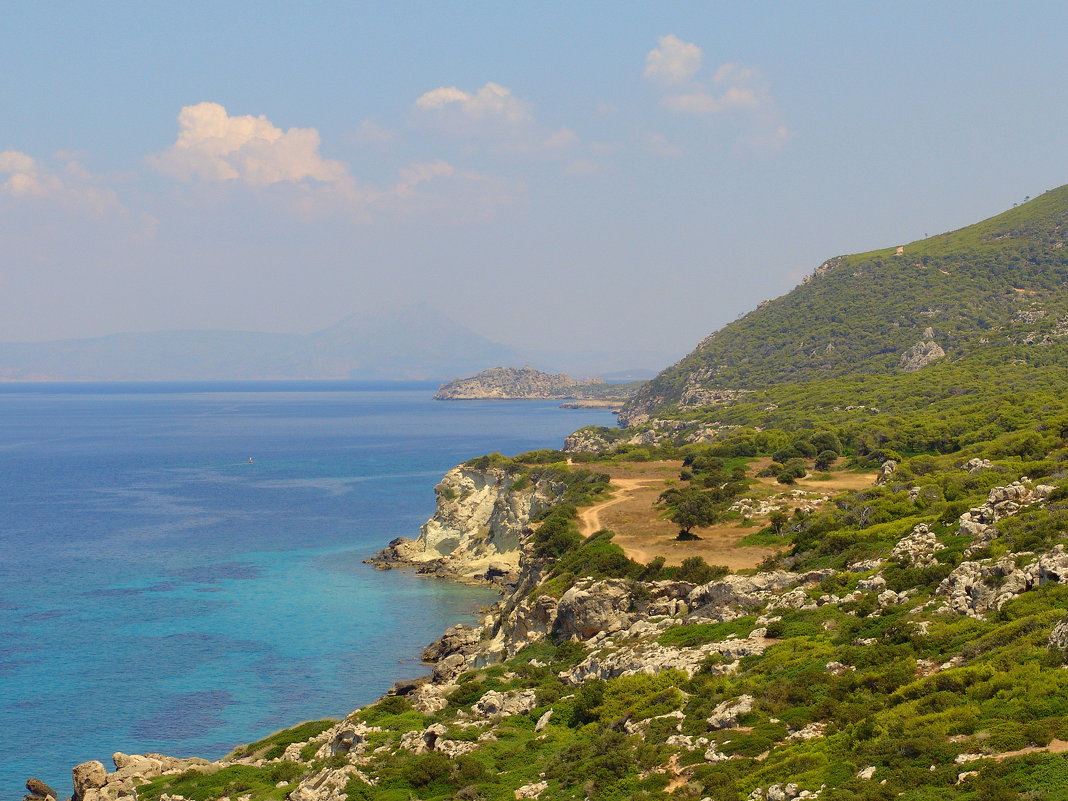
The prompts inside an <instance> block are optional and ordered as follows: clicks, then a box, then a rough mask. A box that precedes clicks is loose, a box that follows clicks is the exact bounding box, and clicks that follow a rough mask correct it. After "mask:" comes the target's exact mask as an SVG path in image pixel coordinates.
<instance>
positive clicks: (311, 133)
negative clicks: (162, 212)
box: [150, 103, 352, 187]
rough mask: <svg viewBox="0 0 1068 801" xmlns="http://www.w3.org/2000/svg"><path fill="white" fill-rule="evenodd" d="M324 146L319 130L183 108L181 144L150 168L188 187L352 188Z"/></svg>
mask: <svg viewBox="0 0 1068 801" xmlns="http://www.w3.org/2000/svg"><path fill="white" fill-rule="evenodd" d="M319 144H320V142H319V132H318V131H317V130H316V129H314V128H290V129H289V130H288V131H283V130H282V129H281V128H278V127H277V126H275V125H274V124H273V123H272V122H271V121H270V120H268V119H267V118H266V117H265V116H263V115H262V114H261V115H260V116H258V117H253V116H252V115H250V114H246V115H242V116H234V117H231V116H230V115H229V114H228V113H227V111H226V109H225V108H224V107H223V106H221V105H219V104H218V103H197V104H196V105H192V106H185V107H183V108H182V111H181V113H180V114H179V115H178V139H177V141H176V142H175V143H174V145H173V146H171V147H170V148H168V149H167V150H165V151H164V152H162V153H160V154H159V155H157V156H155V157H153V158H152V159H150V162H151V163H152V164H153V166H155V167H156V169H158V170H159V171H160V172H163V173H166V174H168V175H171V176H174V177H175V178H179V179H181V180H184V181H192V180H195V179H200V180H205V181H239V182H241V183H244V184H248V185H250V186H256V187H263V186H270V185H271V184H276V183H282V182H292V183H296V182H303V181H308V180H311V181H317V182H320V183H324V184H338V185H344V184H348V183H351V181H352V179H351V177H350V176H349V173H348V170H347V169H346V168H345V165H344V164H342V163H341V162H339V161H332V160H329V159H324V158H323V157H322V155H320V153H319Z"/></svg>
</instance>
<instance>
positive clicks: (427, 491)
mask: <svg viewBox="0 0 1068 801" xmlns="http://www.w3.org/2000/svg"><path fill="white" fill-rule="evenodd" d="M434 389H435V385H431V384H411V383H405V384H388V383H354V382H242V383H151V384H128V383H122V384H94V383H79V384H7V385H0V798H3V799H7V798H18V797H21V795H22V794H23V792H24V790H23V786H24V782H25V780H26V779H27V778H28V777H30V776H35V777H38V778H40V779H41V780H43V781H45V782H46V783H48V784H50V785H52V786H53V787H54V788H56V789H57V790H58V791H59V792H60V793H61V798H65V797H67V795H69V794H70V792H71V789H72V788H71V781H70V769H71V767H73V766H74V765H75V764H77V763H80V762H84V761H86V760H90V759H98V760H100V761H102V762H103V763H104V764H105V766H107V767H108V768H109V769H113V767H112V764H111V759H110V757H111V754H112V753H113V752H115V751H123V752H125V753H144V752H148V751H152V752H161V753H164V754H169V755H173V756H193V755H195V756H203V757H208V758H219V757H221V756H223V755H224V754H226V753H227V752H228V751H230V750H231V749H232V748H233V747H234V746H235V745H237V744H239V743H245V742H251V741H254V740H256V739H259V738H261V737H263V736H265V735H267V734H269V733H270V732H272V731H275V730H277V729H280V728H284V727H287V726H291V725H294V724H296V723H298V722H301V721H304V720H314V719H320V718H324V717H335V718H337V717H342V716H344V715H345V714H347V713H348V712H350V711H351V710H353V709H355V708H356V707H358V706H361V705H363V704H366V703H368V702H370V701H373V700H374V699H375V698H377V697H379V696H380V695H382V693H384V692H385V691H386V690H388V689H389V687H390V685H391V684H392V683H393V682H394V681H397V680H398V679H402V678H411V677H414V676H418V675H421V674H423V673H424V672H426V667H425V666H423V665H422V664H421V663H420V653H421V651H422V649H423V647H424V646H425V645H426V644H427V643H429V642H430V641H432V640H433V639H435V638H436V637H437V636H438V635H439V634H440V633H441V632H442V631H443V630H444V629H445V628H447V627H448V626H450V625H452V624H454V623H457V622H473V621H474V618H473V617H472V615H473V614H474V613H475V612H477V610H478V609H480V608H481V607H484V606H485V605H487V604H490V603H492V602H493V601H494V600H495V599H496V597H497V595H496V593H495V592H493V591H491V590H489V589H487V588H479V587H467V586H461V585H458V584H454V583H450V582H446V581H442V580H440V579H431V578H427V577H423V576H418V575H415V574H414V573H412V572H411V571H408V570H401V569H398V570H391V571H379V570H375V569H374V568H372V567H371V566H369V565H366V564H364V563H363V561H362V560H363V559H365V558H367V557H368V556H370V555H371V554H372V553H374V552H375V551H376V550H378V549H379V548H381V547H383V546H384V545H386V544H387V543H388V542H389V541H390V540H392V539H393V538H395V537H398V536H408V537H415V536H417V535H418V531H419V526H420V525H421V524H422V523H423V522H424V521H425V520H426V519H427V518H428V517H429V516H430V515H431V514H433V511H434V494H433V487H434V485H435V484H436V483H437V481H438V480H439V479H440V478H441V476H442V475H443V474H444V472H445V471H446V470H448V469H449V468H450V467H452V466H454V465H455V464H457V463H458V462H461V461H463V460H465V459H469V458H471V457H473V456H478V455H481V454H483V453H488V452H492V451H500V452H502V453H505V454H510V455H511V454H516V453H519V452H522V451H526V450H532V449H535V448H545V447H560V446H561V444H562V441H563V438H564V437H565V436H566V435H567V434H568V433H570V432H571V431H574V430H575V429H577V428H580V427H582V426H584V425H594V424H595V425H614V418H613V416H612V415H611V413H610V412H607V411H603V410H568V409H561V408H559V404H558V403H557V402H552V401H462V402H455V401H454V402H442V401H434V400H432V399H431V396H432V394H433V392H434Z"/></svg>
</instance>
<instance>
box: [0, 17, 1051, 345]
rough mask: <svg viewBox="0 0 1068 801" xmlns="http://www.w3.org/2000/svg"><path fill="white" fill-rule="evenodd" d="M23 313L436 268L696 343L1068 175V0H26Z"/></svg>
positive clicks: (521, 300) (353, 298)
mask: <svg viewBox="0 0 1068 801" xmlns="http://www.w3.org/2000/svg"><path fill="white" fill-rule="evenodd" d="M3 17H4V21H3V25H2V26H0V54H2V55H0V65H2V67H3V68H2V70H0V340H39V339H50V338H65V337H74V336H92V335H98V334H105V333H112V332H117V331H136V330H149V329H170V328H244V329H254V330H263V331H311V330H315V329H318V328H322V327H325V326H326V325H328V324H330V323H332V322H334V321H335V320H337V319H338V318H340V317H342V316H344V315H346V314H349V313H351V312H354V311H360V310H363V309H368V308H377V307H382V306H389V305H399V304H402V303H405V302H408V301H415V300H425V301H428V302H430V303H433V304H435V305H437V306H439V307H440V308H441V309H442V310H444V311H446V312H447V313H448V314H450V315H451V316H453V317H454V318H455V319H457V320H458V321H460V322H463V323H465V324H467V325H468V326H469V327H471V328H473V329H474V330H476V331H478V332H480V333H482V334H485V335H486V336H489V337H491V338H493V339H496V340H498V341H502V342H507V343H511V344H519V345H524V346H541V347H569V348H572V347H581V346H583V345H584V344H585V345H588V346H589V347H626V348H632V347H633V348H643V349H644V348H654V349H660V350H664V351H669V352H675V353H676V354H680V355H681V353H682V352H684V351H686V350H688V349H689V348H690V347H692V346H693V345H694V344H695V343H696V341H697V340H698V339H699V338H700V337H702V336H704V335H705V334H707V333H709V332H710V331H711V330H713V329H715V328H716V327H718V326H719V325H721V324H723V323H724V322H727V321H730V320H731V319H733V318H735V317H736V316H738V315H739V314H741V313H743V312H745V311H747V310H749V309H750V308H751V307H752V306H754V305H755V304H756V303H758V302H759V301H761V300H762V299H765V298H769V297H774V296H777V295H780V294H782V293H783V292H785V291H787V290H788V289H790V288H791V287H792V286H793V285H794V284H795V283H796V282H797V281H798V280H799V279H800V278H801V277H802V276H803V275H804V274H805V273H807V272H809V271H811V270H812V269H813V268H814V267H816V266H817V265H818V264H819V263H820V262H822V261H823V260H824V259H826V258H828V257H831V256H834V255H836V254H839V253H844V252H854V251H858V250H867V249H871V248H875V247H883V246H888V245H893V244H899V243H902V242H906V241H909V240H912V239H916V238H919V237H922V236H923V235H924V234H925V233H937V232H940V231H944V230H949V229H952V228H956V227H959V226H961V225H963V224H966V223H969V222H972V221H974V220H977V219H979V218H982V217H985V216H989V215H991V214H994V213H996V212H998V211H1001V210H1003V209H1004V208H1007V207H1009V206H1011V205H1012V203H1013V202H1015V201H1019V200H1022V199H1023V198H1024V197H1025V196H1027V195H1036V194H1039V193H1041V192H1043V191H1045V190H1047V189H1051V188H1053V187H1055V186H1058V185H1060V184H1062V183H1064V182H1066V181H1068V162H1066V156H1068V102H1066V100H1068V98H1066V93H1068V92H1066V86H1068V47H1066V46H1065V31H1066V30H1068V6H1066V5H1065V4H1064V3H1062V2H1050V3H1039V2H1017V3H1011V4H1010V3H1003V2H976V0H970V1H969V2H959V3H932V2H915V3H907V2H891V3H887V2H880V3H875V2H872V3H868V2H839V3H830V2H804V3H801V2H782V3H760V2H689V3H683V2H648V3H634V2H620V0H612V1H611V2H574V0H570V1H569V2H563V3H559V2H530V3H515V2H499V0H498V2H486V3H478V2H465V3H452V2H449V3H445V2H421V3H405V2H395V1H392V0H391V2H375V3H340V2H339V3H326V2H320V3H315V2H303V3H297V2H284V3H283V2H265V0H257V2H247V3H246V2H233V1H229V2H210V3H203V2H181V3H160V2H144V0H141V2H136V3H134V2H107V3H105V2H98V3H93V2H80V3H69V2H62V3H59V2H47V1H45V2H42V1H41V0H36V1H35V2H28V1H27V2H12V3H8V4H6V5H5V8H4V13H3Z"/></svg>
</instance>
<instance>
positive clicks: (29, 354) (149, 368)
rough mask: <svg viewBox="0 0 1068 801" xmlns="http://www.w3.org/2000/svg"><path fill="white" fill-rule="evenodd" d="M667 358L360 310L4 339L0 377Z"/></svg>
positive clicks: (592, 370) (427, 310)
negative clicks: (543, 342)
mask: <svg viewBox="0 0 1068 801" xmlns="http://www.w3.org/2000/svg"><path fill="white" fill-rule="evenodd" d="M669 361H671V355H670V354H649V353H646V354H641V353H638V354H635V353H623V352H608V351H599V352H575V353H565V352H552V351H530V350H523V349H520V348H515V347H512V346H509V345H502V344H500V343H497V342H493V341H491V340H489V339H487V338H485V337H483V336H481V335H479V334H476V333H475V332H473V331H471V330H470V329H468V328H465V327H464V326H463V325H461V324H459V323H457V322H456V321H454V320H452V319H450V318H449V317H448V316H446V315H445V314H443V313H442V312H441V311H439V310H438V309H436V308H434V307H433V306H430V305H428V304H425V303H419V304H413V305H410V306H405V307H403V308H400V309H398V310H395V311H383V312H375V313H371V314H353V315H350V316H348V317H346V318H345V319H343V320H341V321H340V322H338V323H336V324H334V325H332V326H330V327H328V328H324V329H323V330H321V331H315V332H313V333H310V334H271V333H260V332H253V331H154V332H147V333H123V334H112V335H110V336H104V337H96V338H93V339H65V340H57V341H53V342H7V343H0V380H2V381H156V380H159V381H164V380H169V381H183V380H188V381H210V380H259V379H356V380H428V379H434V380H447V379H451V378H456V377H458V376H465V375H470V374H473V373H476V372H478V371H480V370H484V369H486V368H488V367H498V366H507V365H521V364H532V365H536V366H538V367H540V368H542V369H549V370H566V371H568V372H571V373H573V374H576V375H595V374H616V373H623V374H626V375H627V376H628V377H629V376H631V375H634V376H635V377H637V376H641V375H642V374H643V373H645V374H648V373H650V372H651V371H650V370H648V368H650V367H660V366H662V365H664V364H666V363H668V362H669ZM642 368H644V369H642Z"/></svg>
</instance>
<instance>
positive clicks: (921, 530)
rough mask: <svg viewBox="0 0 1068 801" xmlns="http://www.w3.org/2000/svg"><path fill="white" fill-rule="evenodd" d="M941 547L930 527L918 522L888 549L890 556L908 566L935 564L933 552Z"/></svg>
mask: <svg viewBox="0 0 1068 801" xmlns="http://www.w3.org/2000/svg"><path fill="white" fill-rule="evenodd" d="M941 548H942V543H940V542H939V541H938V537H936V536H935V535H934V534H933V533H932V532H931V527H930V526H928V525H927V524H926V523H920V524H919V525H917V526H916V527H915V528H913V529H912V531H910V532H909V533H908V535H906V536H904V537H902V538H901V539H900V540H898V542H897V544H896V545H895V546H894V549H893V550H892V551H890V558H891V559H896V560H897V561H899V562H901V563H902V564H904V565H906V566H908V567H930V566H931V565H933V564H935V558H934V554H935V552H936V551H939V550H941ZM884 584H885V582H884Z"/></svg>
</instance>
